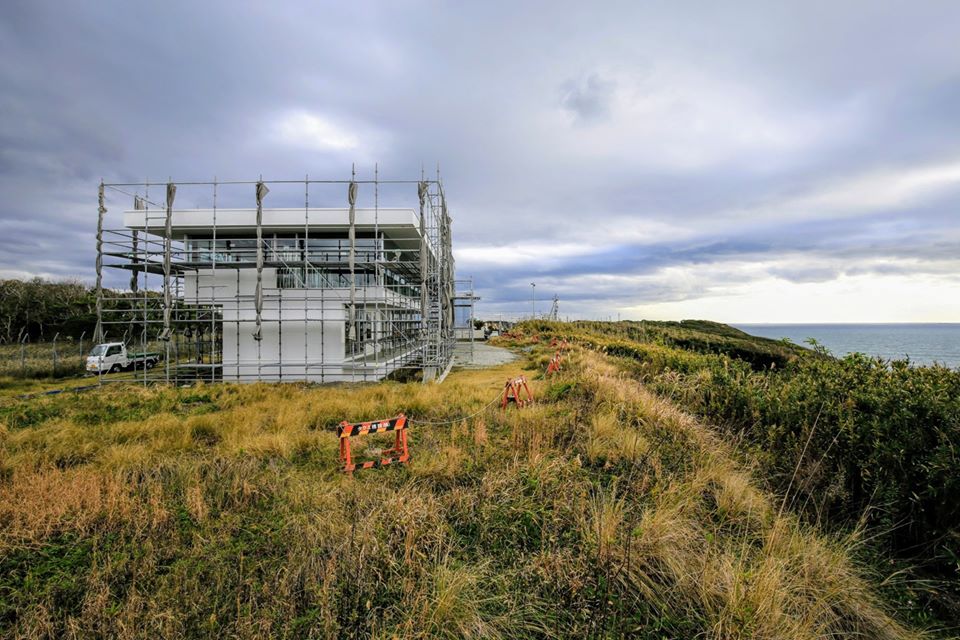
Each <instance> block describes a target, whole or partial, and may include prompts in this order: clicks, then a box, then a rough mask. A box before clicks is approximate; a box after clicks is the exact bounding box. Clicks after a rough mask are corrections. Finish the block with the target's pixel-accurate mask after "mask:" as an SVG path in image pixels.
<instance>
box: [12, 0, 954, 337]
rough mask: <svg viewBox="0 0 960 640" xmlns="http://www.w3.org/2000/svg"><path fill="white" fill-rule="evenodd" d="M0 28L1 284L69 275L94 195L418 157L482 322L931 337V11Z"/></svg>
mask: <svg viewBox="0 0 960 640" xmlns="http://www.w3.org/2000/svg"><path fill="white" fill-rule="evenodd" d="M0 16H2V21H0V87H2V88H0V187H2V197H0V222H2V225H3V233H0V275H2V276H27V275H44V276H47V277H51V278H61V277H79V278H81V279H84V280H86V281H92V280H93V264H94V252H95V247H94V232H95V226H96V191H97V183H98V182H99V180H100V179H101V178H103V179H105V180H107V181H125V180H130V181H142V180H146V179H150V180H154V181H158V182H159V181H163V180H166V179H167V178H168V177H172V178H173V179H174V180H190V179H194V180H197V179H200V180H210V179H212V178H213V177H214V176H217V177H219V178H220V179H255V178H256V177H257V176H258V175H260V174H263V176H264V177H265V178H267V179H270V178H294V179H296V178H300V177H302V176H304V175H305V174H309V175H310V176H311V177H316V178H321V177H326V178H347V177H349V171H350V165H351V163H356V165H357V170H358V173H359V174H360V175H361V177H369V176H371V175H372V172H373V165H374V163H375V162H378V163H379V166H380V172H381V176H383V177H386V178H416V177H417V176H418V175H419V173H420V168H421V166H426V167H427V168H428V169H433V168H435V166H436V164H437V163H439V164H440V166H441V170H442V173H443V176H444V184H445V188H446V192H447V195H448V200H449V203H450V205H451V213H452V215H453V217H454V251H455V254H456V257H457V270H458V275H459V276H469V275H473V276H474V277H475V280H476V282H477V287H478V290H479V294H480V295H481V296H482V297H483V302H482V303H481V306H480V313H481V315H484V316H488V317H489V316H496V315H497V314H500V313H503V314H504V316H505V317H511V316H513V315H515V314H520V313H529V311H530V304H531V287H530V283H531V282H536V284H537V287H536V295H537V298H538V310H539V311H540V312H545V311H547V309H548V308H549V298H551V297H552V296H553V295H554V294H557V295H559V297H560V309H561V314H562V315H564V316H566V315H569V316H571V317H608V316H610V317H616V316H617V315H618V314H620V316H621V317H623V318H653V319H681V318H709V319H715V320H720V321H728V322H791V321H793V322H816V321H821V322H865V321H876V322H884V321H889V322H896V321H960V271H958V267H960V2H955V1H952V0H950V1H947V0H945V1H943V2H935V1H927V2H899V3H891V2H875V1H872V2H853V1H848V2H812V1H810V0H805V1H803V2H795V3H782V2H767V1H764V2H739V3H726V2H702V3H700V2H698V3H694V2H636V1H633V2H624V3H590V2H573V3H568V4H563V3H559V2H543V3H520V2H503V3H498V2H477V3H469V4H468V3H465V2H449V3H441V2H383V3H364V2H352V3H346V2H329V3H325V2H317V1H306V2H301V3H295V2H279V3H267V2H257V3H243V2H236V1H232V2H209V1H205V2H181V1H171V0H165V1H164V2H150V3H146V2H134V1H131V0H124V1H116V2H112V1H103V0H98V1H97V2H89V1H87V2H52V1H47V0H4V1H3V3H2V5H0ZM159 193H160V191H159V189H158V190H157V193H156V194H154V195H156V196H157V197H159V199H161V200H162V195H159ZM385 195H387V194H384V195H382V196H381V201H380V204H381V205H384V206H388V205H390V204H393V202H385V201H384V197H385ZM395 195H396V197H397V199H398V200H399V199H402V198H400V197H399V194H395ZM404 195H405V196H406V195H408V194H404ZM409 195H410V197H411V200H410V201H404V202H402V203H399V204H403V205H406V206H409V205H410V204H411V202H415V194H409ZM391 197H392V196H391ZM317 198H318V200H322V196H320V195H318V196H317ZM316 204H317V205H323V204H326V205H328V206H342V205H343V202H342V201H340V202H333V201H330V202H316ZM123 206H124V207H128V206H129V203H128V202H124V203H123Z"/></svg>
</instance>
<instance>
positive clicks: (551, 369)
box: [544, 350, 563, 376]
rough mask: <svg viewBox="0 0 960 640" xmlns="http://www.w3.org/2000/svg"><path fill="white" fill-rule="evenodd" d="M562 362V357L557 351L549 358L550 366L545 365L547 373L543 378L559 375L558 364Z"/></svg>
mask: <svg viewBox="0 0 960 640" xmlns="http://www.w3.org/2000/svg"><path fill="white" fill-rule="evenodd" d="M562 361H563V355H562V354H561V353H560V351H559V350H557V353H556V354H554V356H553V357H552V358H550V364H548V365H547V372H546V374H544V375H545V376H548V375H550V374H551V373H560V363H561V362H562Z"/></svg>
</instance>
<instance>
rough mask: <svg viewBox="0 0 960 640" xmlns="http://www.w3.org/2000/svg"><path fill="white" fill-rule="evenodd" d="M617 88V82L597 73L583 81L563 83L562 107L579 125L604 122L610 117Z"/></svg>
mask: <svg viewBox="0 0 960 640" xmlns="http://www.w3.org/2000/svg"><path fill="white" fill-rule="evenodd" d="M615 88H616V83H615V82H612V81H609V80H604V79H603V78H601V77H600V75H599V74H597V73H591V74H590V75H588V76H587V77H586V78H583V79H582V80H568V81H567V82H565V83H563V87H562V90H561V93H562V96H561V98H560V106H561V107H563V108H564V109H565V110H567V111H568V112H570V114H571V115H573V117H574V120H575V121H576V122H579V123H583V124H588V123H591V122H597V121H600V120H604V119H606V118H607V117H608V116H609V115H610V102H611V100H612V99H613V92H614V89H615Z"/></svg>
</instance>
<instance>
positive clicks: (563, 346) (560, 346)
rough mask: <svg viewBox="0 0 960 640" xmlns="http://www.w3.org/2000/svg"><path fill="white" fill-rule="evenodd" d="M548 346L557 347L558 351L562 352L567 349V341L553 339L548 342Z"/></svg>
mask: <svg viewBox="0 0 960 640" xmlns="http://www.w3.org/2000/svg"><path fill="white" fill-rule="evenodd" d="M550 346H551V347H557V348H558V349H559V350H560V351H563V350H564V349H566V348H567V339H566V338H564V339H562V340H558V339H556V338H554V339H553V340H551V341H550Z"/></svg>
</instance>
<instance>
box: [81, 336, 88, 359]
mask: <svg viewBox="0 0 960 640" xmlns="http://www.w3.org/2000/svg"><path fill="white" fill-rule="evenodd" d="M85 335H87V332H86V331H84V332H83V333H81V334H80V364H81V365H83V336H85Z"/></svg>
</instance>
